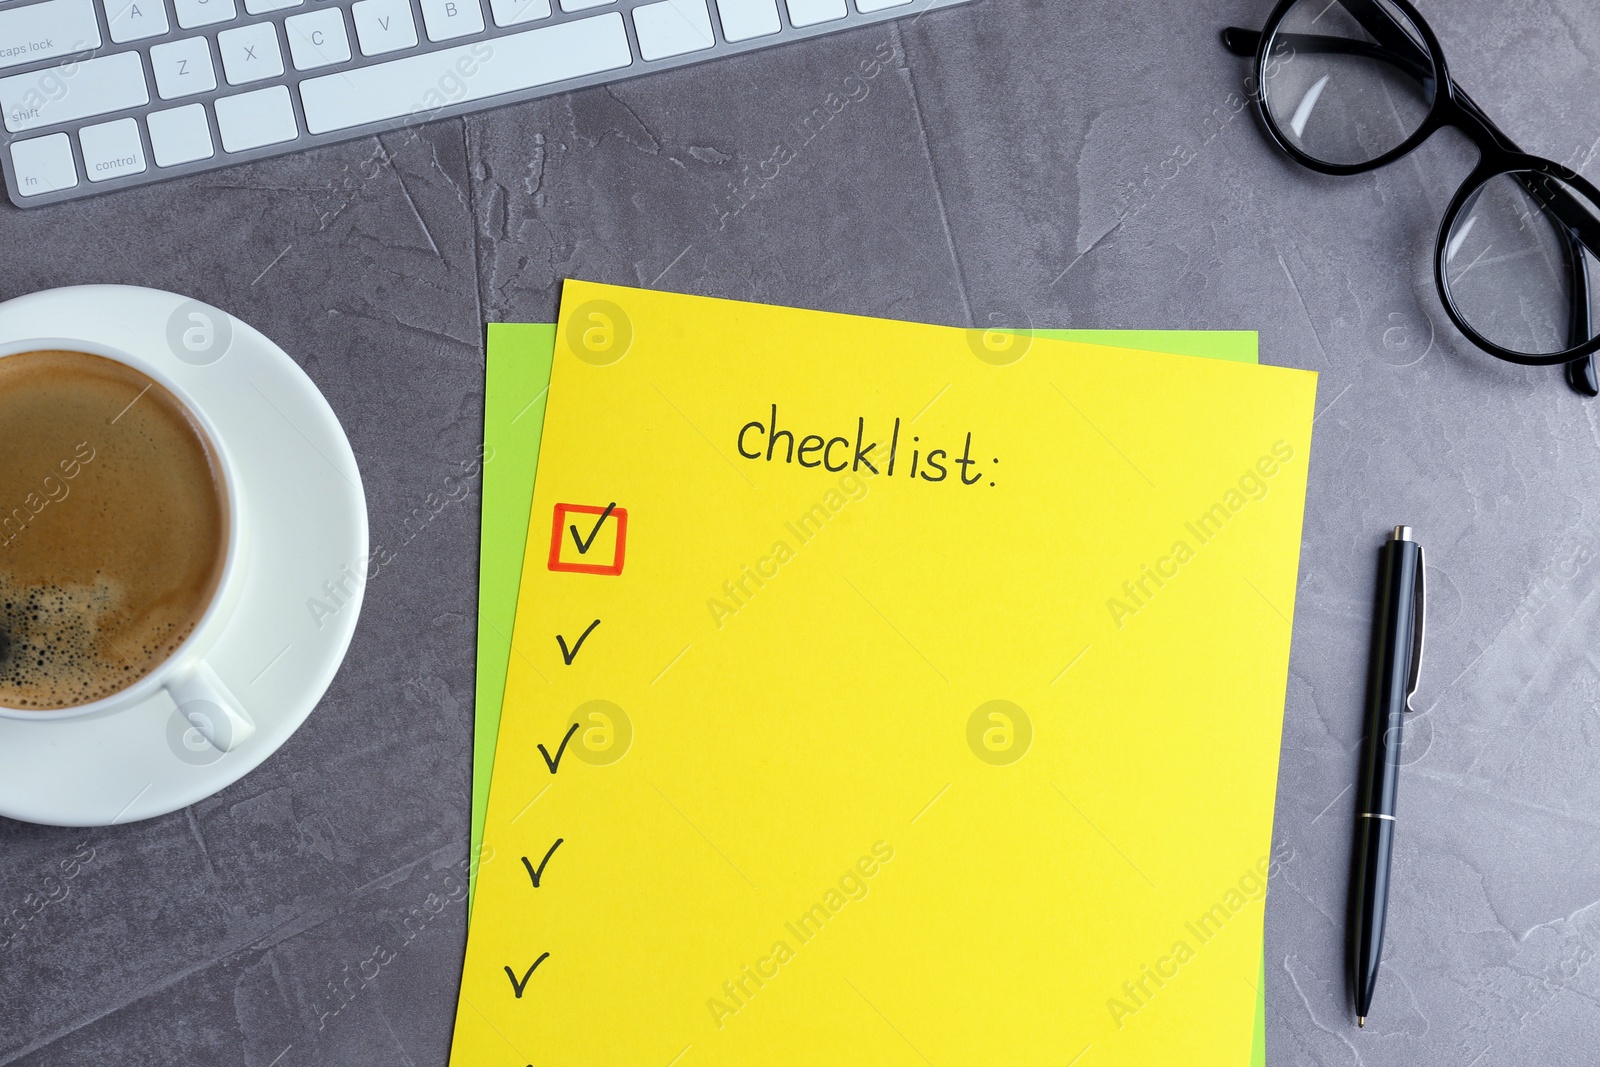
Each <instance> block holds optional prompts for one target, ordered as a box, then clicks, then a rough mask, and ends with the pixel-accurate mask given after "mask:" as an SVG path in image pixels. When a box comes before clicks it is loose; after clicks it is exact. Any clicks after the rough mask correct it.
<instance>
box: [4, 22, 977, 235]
mask: <svg viewBox="0 0 1600 1067" xmlns="http://www.w3.org/2000/svg"><path fill="white" fill-rule="evenodd" d="M967 2H969V0H486V3H485V0H38V2H21V3H19V2H15V0H9V2H0V111H3V113H4V116H5V130H4V139H3V141H0V163H3V169H4V171H5V177H6V188H7V190H8V191H9V193H10V195H11V200H12V202H13V203H14V204H17V205H18V206H19V207H38V206H42V205H45V204H52V203H57V202H60V201H63V200H72V199H76V198H78V197H82V196H89V195H91V194H93V193H98V192H104V191H109V190H112V189H125V188H128V187H129V186H134V185H144V184H146V183H149V182H154V181H161V180H164V179H166V178H171V177H177V176H179V175H183V174H193V173H196V172H198V171H205V170H212V169H215V168H218V167H226V166H231V165H233V164H236V163H241V162H245V161H247V160H252V159H261V158H264V157H267V156H275V155H280V154H282V153H285V152H292V151H299V150H301V149H305V148H310V147H312V146H314V145H321V144H329V143H331V142H334V141H343V140H348V139H350V138H354V137H364V136H370V135H372V134H375V133H382V132H384V131H386V130H393V129H399V128H403V127H406V126H410V125H412V124H415V123H418V122H428V121H432V120H434V119H439V118H446V117H449V116H452V115H460V114H463V113H466V112H469V111H480V110H483V109H485V108H489V107H496V106H499V105H501V104H506V103H512V102H515V101H519V100H527V99H530V98H533V97H538V96H547V95H550V94H553V93H561V92H566V91H567V90H569V89H577V88H582V87H584V86H588V85H596V84H600V83H603V82H610V81H615V80H618V79H620V78H627V77H633V76H634V75H638V74H648V73H651V72H652V71H657V70H664V69H667V68H670V67H677V66H683V65H685V64H689V63H696V62H699V61H701V60H705V59H712V58H717V57H720V56H725V55H731V54H734V53H739V52H746V51H751V50H754V49H757V48H765V47H767V46H769V45H776V44H783V43H786V42H789V41H794V40H798V39H801V38H805V37H811V36H816V35H818V34H823V33H830V32H833V31H836V30H843V29H849V28H851V27H854V26H861V25H864V24H867V23H873V22H881V21H886V20H888V19H893V18H904V17H908V16H913V15H916V14H919V13H921V12H923V11H926V10H928V9H930V8H936V7H948V6H953V5H955V4H961V3H967Z"/></svg>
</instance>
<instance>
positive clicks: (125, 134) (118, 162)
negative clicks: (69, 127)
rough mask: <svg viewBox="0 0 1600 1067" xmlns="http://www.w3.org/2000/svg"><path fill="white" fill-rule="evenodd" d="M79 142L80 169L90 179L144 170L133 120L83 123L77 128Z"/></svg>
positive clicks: (100, 180) (136, 128)
mask: <svg viewBox="0 0 1600 1067" xmlns="http://www.w3.org/2000/svg"><path fill="white" fill-rule="evenodd" d="M78 144H79V145H81V146H82V147H83V172H84V173H85V174H87V175H88V176H89V180H90V181H92V182H104V181H110V180H111V179H112V178H121V177H123V176H124V175H128V174H143V173H144V167H145V163H144V145H142V144H140V143H139V123H138V122H136V121H135V120H133V119H117V120H116V121H115V122H102V123H100V124H98V125H95V126H85V127H84V128H83V129H81V130H79V131H78Z"/></svg>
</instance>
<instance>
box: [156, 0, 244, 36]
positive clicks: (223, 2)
mask: <svg viewBox="0 0 1600 1067" xmlns="http://www.w3.org/2000/svg"><path fill="white" fill-rule="evenodd" d="M172 9H173V10H174V11H176V12H177V13H178V25H179V26H182V27H183V28H184V29H186V30H192V29H195V28H196V27H198V26H215V25H216V24H217V23H219V22H231V21H232V20H234V19H236V18H238V17H239V9H238V8H236V7H234V6H233V0H172Z"/></svg>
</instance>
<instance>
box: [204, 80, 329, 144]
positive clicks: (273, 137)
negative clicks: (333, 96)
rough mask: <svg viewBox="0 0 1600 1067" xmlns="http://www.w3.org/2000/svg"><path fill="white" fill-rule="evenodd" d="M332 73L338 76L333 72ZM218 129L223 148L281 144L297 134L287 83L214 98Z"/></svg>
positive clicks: (298, 134)
mask: <svg viewBox="0 0 1600 1067" xmlns="http://www.w3.org/2000/svg"><path fill="white" fill-rule="evenodd" d="M331 77H335V78H337V77H339V75H337V74H334V75H331ZM215 107H216V109H217V132H218V133H220V134H222V148H223V150H224V151H226V152H244V151H247V150H249V149H251V148H262V147H265V146H266V145H269V144H282V143H283V142H284V141H292V140H294V139H295V138H296V137H298V136H300V130H299V129H298V128H297V127H296V126H295V124H294V104H293V103H292V102H291V101H290V100H289V89H288V87H287V86H283V85H274V86H271V87H270V88H266V89H257V90H256V91H255V92H253V93H244V94H242V95H240V96H224V97H222V98H220V99H219V100H217V102H216V105H215Z"/></svg>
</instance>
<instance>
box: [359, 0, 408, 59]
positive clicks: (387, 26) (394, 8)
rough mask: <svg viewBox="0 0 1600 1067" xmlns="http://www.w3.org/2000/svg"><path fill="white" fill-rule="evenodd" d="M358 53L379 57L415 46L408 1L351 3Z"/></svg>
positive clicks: (365, 0) (363, 1)
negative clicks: (359, 48)
mask: <svg viewBox="0 0 1600 1067" xmlns="http://www.w3.org/2000/svg"><path fill="white" fill-rule="evenodd" d="M350 16H351V17H352V18H354V19H355V20H356V40H358V41H360V42H361V54H362V55H364V56H381V55H383V54H384V53H385V52H398V51H400V50H401V49H402V48H415V47H417V24H416V22H414V21H413V20H412V18H411V5H410V4H409V3H407V0H357V2H356V3H354V4H352V5H351V6H350Z"/></svg>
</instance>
